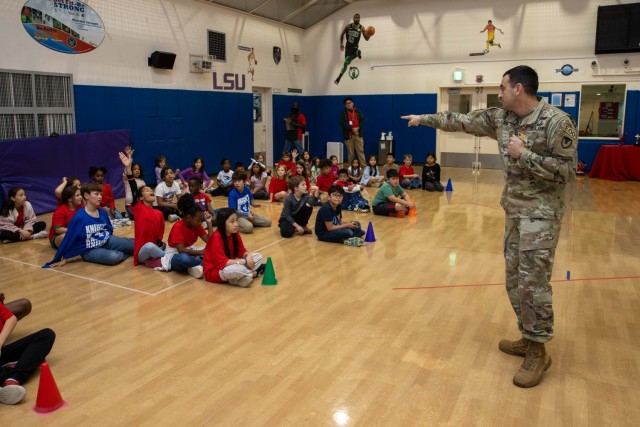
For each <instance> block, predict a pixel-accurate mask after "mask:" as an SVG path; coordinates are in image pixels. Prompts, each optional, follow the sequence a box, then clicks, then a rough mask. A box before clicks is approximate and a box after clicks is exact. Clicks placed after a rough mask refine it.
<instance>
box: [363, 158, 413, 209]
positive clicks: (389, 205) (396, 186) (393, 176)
mask: <svg viewBox="0 0 640 427" xmlns="http://www.w3.org/2000/svg"><path fill="white" fill-rule="evenodd" d="M371 204H372V205H373V213H374V214H376V215H384V216H398V217H404V215H405V213H407V212H409V209H410V208H413V207H415V205H414V204H413V203H411V199H410V198H409V195H408V194H407V193H406V192H405V191H404V190H403V189H402V187H400V175H399V174H398V171H397V170H395V169H389V170H388V171H387V181H386V182H385V183H384V184H382V186H381V187H380V189H379V190H378V192H377V193H376V195H375V196H373V201H372V202H371Z"/></svg>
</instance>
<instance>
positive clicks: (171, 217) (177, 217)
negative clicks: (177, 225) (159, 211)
mask: <svg viewBox="0 0 640 427" xmlns="http://www.w3.org/2000/svg"><path fill="white" fill-rule="evenodd" d="M179 219H180V217H179V216H178V215H176V214H170V215H169V222H176V221H177V220H179Z"/></svg>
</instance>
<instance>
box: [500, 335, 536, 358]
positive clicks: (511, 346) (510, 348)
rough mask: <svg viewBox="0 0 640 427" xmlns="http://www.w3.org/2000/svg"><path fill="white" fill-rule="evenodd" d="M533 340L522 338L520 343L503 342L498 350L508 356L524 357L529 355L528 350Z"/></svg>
mask: <svg viewBox="0 0 640 427" xmlns="http://www.w3.org/2000/svg"><path fill="white" fill-rule="evenodd" d="M530 342H531V340H528V339H526V338H520V339H519V340H518V341H509V340H501V341H500V343H498V348H499V349H500V351H503V352H505V353H507V354H513V355H514V356H522V357H524V356H525V355H526V354H527V348H528V347H529V343H530Z"/></svg>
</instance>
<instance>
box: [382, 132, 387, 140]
mask: <svg viewBox="0 0 640 427" xmlns="http://www.w3.org/2000/svg"><path fill="white" fill-rule="evenodd" d="M385 139H387V138H386V136H385V133H384V132H382V134H381V135H380V141H384V140H385Z"/></svg>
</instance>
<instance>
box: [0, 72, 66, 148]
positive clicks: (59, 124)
mask: <svg viewBox="0 0 640 427" xmlns="http://www.w3.org/2000/svg"><path fill="white" fill-rule="evenodd" d="M54 132H55V133H57V134H59V135H62V134H69V133H74V132H75V113H74V110H73V79H72V76H71V74H45V73H31V72H17V71H9V70H0V140H1V139H18V138H33V137H37V136H49V135H51V134H52V133H54Z"/></svg>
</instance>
